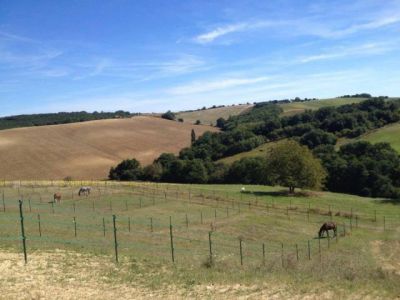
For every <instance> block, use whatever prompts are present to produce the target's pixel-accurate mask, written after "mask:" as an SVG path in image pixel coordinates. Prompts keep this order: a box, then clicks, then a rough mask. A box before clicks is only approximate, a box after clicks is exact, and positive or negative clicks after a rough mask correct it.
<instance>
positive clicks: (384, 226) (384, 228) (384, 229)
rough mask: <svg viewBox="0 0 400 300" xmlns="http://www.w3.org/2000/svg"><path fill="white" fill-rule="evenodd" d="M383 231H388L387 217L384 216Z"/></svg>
mask: <svg viewBox="0 0 400 300" xmlns="http://www.w3.org/2000/svg"><path fill="white" fill-rule="evenodd" d="M383 231H386V218H385V216H383Z"/></svg>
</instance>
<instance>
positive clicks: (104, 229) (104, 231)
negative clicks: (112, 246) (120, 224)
mask: <svg viewBox="0 0 400 300" xmlns="http://www.w3.org/2000/svg"><path fill="white" fill-rule="evenodd" d="M103 236H106V222H105V220H104V217H103Z"/></svg>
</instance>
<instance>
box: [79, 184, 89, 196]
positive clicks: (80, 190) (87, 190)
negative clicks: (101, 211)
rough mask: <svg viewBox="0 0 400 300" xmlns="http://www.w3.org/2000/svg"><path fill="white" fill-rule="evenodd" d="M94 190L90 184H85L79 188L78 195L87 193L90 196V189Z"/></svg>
mask: <svg viewBox="0 0 400 300" xmlns="http://www.w3.org/2000/svg"><path fill="white" fill-rule="evenodd" d="M91 190H92V188H91V187H90V186H83V187H81V188H80V189H79V192H78V195H79V196H81V195H85V196H89V195H90V191H91Z"/></svg>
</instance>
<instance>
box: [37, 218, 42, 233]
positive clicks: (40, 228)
mask: <svg viewBox="0 0 400 300" xmlns="http://www.w3.org/2000/svg"><path fill="white" fill-rule="evenodd" d="M37 217H38V226H39V236H40V237H42V227H41V225H40V214H38V215H37Z"/></svg>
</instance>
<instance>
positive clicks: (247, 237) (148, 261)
mask: <svg viewBox="0 0 400 300" xmlns="http://www.w3.org/2000/svg"><path fill="white" fill-rule="evenodd" d="M58 184H59V183H53V185H46V186H44V185H41V183H32V186H29V185H30V184H29V183H22V185H23V186H19V183H15V184H14V186H9V185H8V186H6V187H3V188H1V192H4V206H3V203H0V240H1V251H0V252H1V253H2V255H3V256H4V255H6V254H7V253H10V255H11V256H12V257H14V258H13V259H14V260H15V259H16V256H15V254H14V253H16V252H20V251H21V250H20V249H21V240H20V222H19V214H18V205H17V200H18V199H19V198H23V199H24V203H23V211H24V217H25V219H24V221H25V231H26V236H27V248H28V265H31V264H33V265H35V264H37V261H40V259H46V257H48V259H49V260H51V261H53V263H54V264H56V265H57V266H58V268H60V270H58V271H57V272H58V273H61V274H63V270H64V271H65V274H70V273H69V271H68V270H71V269H74V270H75V271H76V272H78V273H79V272H85V267H84V266H83V265H84V262H87V263H88V264H90V265H92V264H93V265H94V267H93V268H95V270H98V272H97V271H96V272H97V273H96V272H95V274H92V276H91V280H95V279H96V280H97V281H96V282H97V283H98V284H99V286H102V285H104V284H107V285H110V286H122V287H127V286H132V285H133V286H136V287H137V288H138V289H141V290H142V291H144V294H143V295H146V293H148V295H150V294H151V293H155V294H154V295H159V297H160V298H168V296H170V297H171V298H172V296H177V297H178V298H179V297H189V296H193V297H200V298H203V297H213V296H214V297H217V298H232V297H239V296H250V298H254V299H257V298H262V297H271V296H273V295H274V294H275V295H278V296H279V298H293V297H310V298H321V297H322V298H324V297H325V298H334V297H336V298H337V296H339V297H341V298H354V297H361V298H364V297H366V296H367V295H368V296H370V297H372V298H380V297H381V298H395V297H396V296H398V295H399V294H400V286H399V285H398V280H399V279H400V260H399V258H398V255H396V253H398V251H399V250H400V245H399V242H398V241H399V238H400V205H398V204H396V202H392V201H386V200H385V199H370V198H362V197H357V196H350V195H342V194H334V193H326V192H307V191H303V192H301V193H300V194H298V195H296V196H287V195H286V194H285V193H284V192H283V190H282V189H281V188H279V187H266V186H245V189H246V192H244V193H241V192H240V190H241V187H242V186H239V185H172V184H171V185H168V184H139V183H133V184H130V185H119V184H117V185H113V184H104V183H96V182H92V183H91V184H92V186H94V187H95V188H94V190H93V193H92V195H91V196H90V197H82V198H78V196H77V195H76V192H77V187H76V186H72V184H73V183H67V184H65V185H64V184H63V185H60V186H58ZM70 184H71V185H70ZM56 191H57V192H61V193H62V195H63V200H62V202H61V203H57V204H52V203H51V201H50V200H51V199H52V194H53V193H54V192H56ZM4 207H5V211H4ZM2 208H3V210H2ZM112 215H116V228H117V238H118V255H119V263H118V264H114V263H113V261H114V260H115V248H114V235H113V234H114V231H113V225H112ZM39 216H40V228H39ZM103 218H104V219H103ZM103 220H104V223H103ZM170 220H171V224H172V228H171V227H170ZM329 220H333V221H336V222H337V223H338V224H339V234H338V238H330V239H328V238H323V239H318V238H317V231H318V229H319V227H320V225H321V223H322V222H324V221H329ZM171 231H172V236H173V238H172V240H173V242H172V244H173V248H174V260H175V262H174V263H173V262H172V252H171V235H170V232H171ZM210 240H211V248H212V253H211V255H210V247H209V246H210V243H209V242H210ZM308 244H310V248H308ZM240 246H241V248H240ZM54 249H59V250H57V251H58V252H54ZM59 251H66V252H61V254H60V255H58V256H57V255H56V254H57V253H59ZM68 253H69V254H68ZM13 255H14V256H13ZM19 259H20V263H22V261H23V256H22V255H21V254H20V256H19ZM6 261H7V260H6ZM10 261H11V259H10ZM35 261H36V262H35ZM96 261H97V262H107V263H104V264H103V263H101V265H102V267H101V266H97V267H96V265H98V263H97V264H96ZM0 264H1V262H0ZM0 266H1V265H0ZM2 267H3V266H2ZM31 268H32V267H31ZM49 268H50V269H51V267H50V266H49ZM96 268H97V269H96ZM45 270H46V268H45ZM45 270H44V271H45ZM16 271H17V272H18V270H16ZM33 271H35V270H33ZM21 272H22V271H21ZM13 276H14V275H12V274H10V275H9V278H6V282H9V281H8V280H11V281H12V280H13V278H14V277H13ZM65 276H72V277H73V275H71V274H70V275H65ZM74 276H76V274H75V275H74ZM59 277H60V278H59V280H60V281H61V282H66V283H65V284H67V285H68V280H67V279H68V278H65V277H64V276H62V275H60V274H59ZM7 286H9V289H10V291H11V290H12V286H13V284H11V283H10V284H9V285H7ZM167 287H170V288H171V291H172V295H168V293H166V290H167ZM7 291H8V290H7V289H6V290H5V291H3V293H5V294H4V295H7ZM174 291H175V292H176V294H174ZM177 291H178V292H177ZM270 292H271V293H272V292H273V294H269V293H270ZM321 295H322V296H321Z"/></svg>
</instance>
